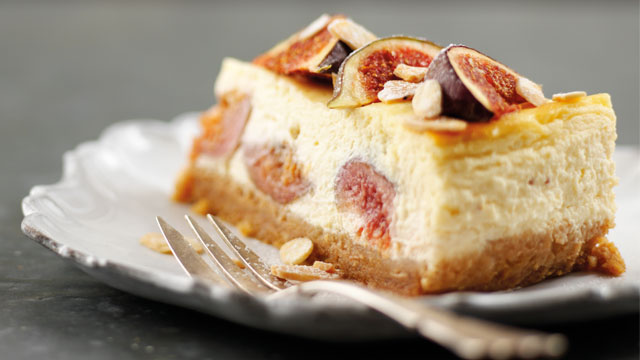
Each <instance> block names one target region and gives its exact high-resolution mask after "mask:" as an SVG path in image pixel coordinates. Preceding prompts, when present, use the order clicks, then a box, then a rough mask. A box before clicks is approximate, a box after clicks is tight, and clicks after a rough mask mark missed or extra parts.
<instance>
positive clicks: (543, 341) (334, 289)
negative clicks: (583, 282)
mask: <svg viewBox="0 0 640 360" xmlns="http://www.w3.org/2000/svg"><path fill="white" fill-rule="evenodd" d="M297 288H298V292H300V293H302V294H315V293H327V292H328V293H334V294H337V295H341V296H345V297H347V298H350V299H352V300H355V301H357V302H359V303H361V304H363V305H366V306H368V307H370V308H372V309H374V310H377V311H379V312H380V313H382V314H384V315H386V316H387V317H389V318H391V319H392V320H395V321H397V322H398V323H399V324H401V325H403V326H405V327H407V328H409V329H413V330H416V331H417V332H418V333H420V334H421V335H422V336H424V337H425V338H428V339H429V340H431V341H434V342H436V343H438V344H440V345H442V346H444V347H446V348H448V349H449V350H451V351H453V352H454V353H455V354H456V355H458V356H460V357H462V358H466V359H477V358H485V357H490V358H496V359H505V358H512V357H523V358H534V357H539V356H551V357H557V356H561V355H562V354H563V353H564V352H565V350H566V347H567V341H566V338H565V337H564V336H563V335H561V334H548V333H543V332H539V331H533V330H523V329H517V328H513V327H509V326H505V325H498V324H496V323H491V322H488V321H485V320H479V319H476V318H471V317H465V316H460V315H457V314H455V313H453V312H451V311H448V310H444V309H440V308H436V307H434V306H430V305H427V304H424V303H419V302H417V301H415V300H410V299H408V298H402V297H399V296H395V295H391V294H386V293H381V292H378V291H373V290H370V289H367V288H365V287H362V286H360V285H356V284H353V283H349V282H344V281H311V282H306V283H302V284H300V285H298V287H297Z"/></svg>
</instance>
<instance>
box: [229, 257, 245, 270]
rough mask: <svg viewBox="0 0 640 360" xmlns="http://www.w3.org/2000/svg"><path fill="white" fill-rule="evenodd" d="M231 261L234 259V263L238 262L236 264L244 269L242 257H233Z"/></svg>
mask: <svg viewBox="0 0 640 360" xmlns="http://www.w3.org/2000/svg"><path fill="white" fill-rule="evenodd" d="M231 261H233V263H234V264H236V266H238V267H239V268H240V269H244V268H245V266H244V263H243V262H242V260H240V259H231Z"/></svg>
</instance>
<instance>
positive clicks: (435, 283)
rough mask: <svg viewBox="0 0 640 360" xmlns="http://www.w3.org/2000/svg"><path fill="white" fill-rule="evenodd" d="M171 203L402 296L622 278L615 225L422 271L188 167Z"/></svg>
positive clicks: (499, 243)
mask: <svg viewBox="0 0 640 360" xmlns="http://www.w3.org/2000/svg"><path fill="white" fill-rule="evenodd" d="M174 199H175V200H177V201H180V202H186V203H192V202H196V201H197V202H198V209H196V210H197V211H198V212H200V213H203V214H204V213H211V214H213V215H216V216H218V217H220V218H222V219H224V220H225V221H227V222H229V223H231V224H235V225H239V226H241V227H244V228H245V232H246V233H248V234H247V235H249V236H251V237H254V238H256V239H259V240H261V241H263V242H266V243H269V244H272V245H275V246H277V247H279V246H280V245H282V244H283V243H284V242H286V241H288V240H290V239H292V238H295V237H301V236H304V237H307V238H309V239H311V240H312V241H313V242H314V244H315V248H316V250H315V256H316V257H317V258H318V259H321V260H323V261H326V262H330V263H333V264H335V265H336V266H337V267H338V268H339V269H340V270H341V273H342V274H343V275H344V277H345V278H348V279H352V280H356V281H359V282H361V283H364V284H367V285H368V286H371V287H374V288H379V289H385V290H391V291H394V292H396V293H400V294H404V295H419V294H425V293H440V292H446V291H454V290H479V291H492V290H503V289H511V288H514V287H518V286H526V285H530V284H534V283H537V282H540V281H542V280H544V279H546V278H549V277H555V276H559V275H563V274H566V273H569V272H572V271H578V270H595V271H599V272H602V273H606V274H610V275H619V274H621V273H622V272H624V269H625V265H624V262H623V260H622V258H621V256H620V253H619V252H618V250H617V249H616V248H615V246H614V245H613V244H612V243H610V242H609V241H608V240H607V239H606V238H605V237H604V236H605V235H606V233H607V232H608V230H609V229H610V228H611V227H613V221H612V220H607V221H604V222H599V223H593V224H583V225H582V226H579V227H575V226H568V225H566V224H561V225H559V226H557V227H556V228H553V229H550V230H549V231H548V232H545V233H540V234H533V233H523V234H521V235H519V236H516V237H508V238H502V239H497V240H494V241H491V242H489V243H488V246H486V247H485V248H484V250H483V252H482V253H480V254H478V253H473V254H470V255H467V256H461V257H459V258H455V259H450V260H447V261H443V262H441V263H438V264H423V263H418V262H415V261H410V260H406V261H400V260H394V259H391V258H389V257H388V256H385V254H384V253H380V252H379V251H377V250H375V249H372V248H369V247H366V246H362V245H360V244H355V243H354V242H353V241H351V239H350V237H349V236H348V235H347V234H335V233H328V232H326V231H324V230H323V229H322V228H321V227H318V226H314V225H311V224H309V223H307V222H305V221H304V220H303V219H300V218H299V217H297V216H294V215H292V214H291V213H289V212H288V211H287V210H286V209H285V207H284V206H282V205H281V204H278V203H277V202H275V201H273V200H272V199H271V198H269V197H268V196H265V195H264V194H262V193H259V192H256V191H254V190H252V189H249V188H247V187H246V186H243V185H241V184H238V183H236V182H234V181H233V180H232V179H231V178H228V177H224V176H221V175H218V174H216V173H215V172H213V171H209V170H205V169H201V168H196V167H190V168H188V169H187V170H186V171H185V172H184V173H183V174H182V176H181V179H180V180H179V181H178V183H177V185H176V193H175V195H174Z"/></svg>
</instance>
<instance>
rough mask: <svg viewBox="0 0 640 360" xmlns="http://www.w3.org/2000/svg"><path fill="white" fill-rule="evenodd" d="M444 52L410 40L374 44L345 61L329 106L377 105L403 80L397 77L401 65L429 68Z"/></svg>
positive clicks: (400, 39) (419, 40)
mask: <svg viewBox="0 0 640 360" xmlns="http://www.w3.org/2000/svg"><path fill="white" fill-rule="evenodd" d="M440 49H441V47H440V46H438V45H436V44H434V43H432V42H430V41H428V40H424V39H418V38H412V37H408V36H393V37H388V38H384V39H379V40H376V41H373V42H371V43H369V44H368V45H366V46H364V47H362V48H360V49H359V50H357V51H354V52H353V53H352V54H351V55H349V56H348V57H347V59H345V60H344V62H343V63H342V65H341V66H340V71H339V72H338V76H337V79H336V83H335V87H334V90H333V94H334V95H333V98H332V99H331V100H330V101H329V103H328V104H327V105H328V106H329V107H330V108H332V109H338V108H355V107H359V106H363V105H367V104H371V103H373V102H377V101H379V100H378V93H379V92H380V91H381V90H383V89H384V84H385V83H386V82H387V81H390V80H399V79H400V78H399V77H397V76H396V75H394V70H395V69H396V67H397V66H398V65H399V64H405V65H409V66H414V67H425V68H426V67H427V66H429V64H431V61H432V60H433V58H434V57H436V55H437V54H438V52H439V51H440Z"/></svg>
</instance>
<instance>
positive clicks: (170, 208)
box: [22, 114, 640, 339]
mask: <svg viewBox="0 0 640 360" xmlns="http://www.w3.org/2000/svg"><path fill="white" fill-rule="evenodd" d="M196 132H197V116H196V114H185V115H183V116H181V117H179V118H178V119H176V120H174V121H173V122H171V123H163V122H159V121H152V120H146V121H129V122H123V123H119V124H116V125H113V126H111V127H110V128H108V129H107V130H106V131H105V132H104V133H103V135H102V136H101V137H100V139H99V140H97V141H91V142H87V143H83V144H81V145H79V146H78V147H77V148H76V149H75V150H73V151H70V152H68V153H67V154H66V155H65V157H64V175H63V177H62V180H60V181H59V182H58V183H56V184H53V185H46V186H36V187H34V188H33V189H32V190H31V193H30V195H29V196H27V197H26V198H25V199H24V201H23V204H22V207H23V212H24V215H25V218H24V221H23V223H22V229H23V231H24V232H25V233H26V234H27V235H28V236H29V237H31V238H32V239H34V240H36V241H37V242H39V243H41V244H43V245H44V246H46V247H47V248H49V249H51V250H53V251H54V252H56V253H57V254H59V255H60V256H62V257H65V258H68V259H70V260H72V261H73V262H75V263H76V264H77V265H78V266H79V267H80V268H82V269H83V270H85V271H86V272H88V273H89V274H91V275H93V276H95V277H96V278H98V279H100V280H102V281H104V282H105V283H107V284H109V285H111V286H113V287H116V288H119V289H122V290H124V291H128V292H130V293H133V294H137V295H140V296H144V297H147V298H151V299H155V300H159V301H163V302H167V303H172V304H177V305H182V306H185V307H189V308H193V309H197V310H200V311H203V312H206V313H209V314H213V315H216V316H219V317H222V318H225V319H228V320H231V321H235V322H238V323H242V324H246V325H249V326H254V327H258V328H263V329H269V330H274V331H279V332H284V333H290V334H296V335H301V336H309V337H315V338H340V339H355V338H374V337H387V336H398V335H402V334H406V332H404V330H403V329H402V328H400V327H399V326H397V325H395V324H394V323H393V322H391V321H389V320H388V319H386V318H384V317H383V316H381V315H379V314H377V313H375V312H373V311H371V310H368V309H366V308H364V307H362V306H360V305H358V304H354V303H353V302H351V301H348V300H346V299H341V298H337V297H330V296H319V297H315V298H304V297H292V298H287V299H278V300H266V299H255V298H250V297H247V296H245V295H243V294H240V293H237V292H235V291H232V290H230V289H228V288H226V287H224V286H209V285H207V284H204V283H201V282H198V281H194V280H192V279H191V278H189V277H188V276H187V275H185V274H184V273H183V271H182V269H181V268H180V267H179V266H178V264H177V263H176V261H175V260H174V259H173V257H171V256H167V255H162V254H158V253H155V252H153V251H151V250H149V249H147V248H145V247H143V246H141V245H140V244H139V242H138V239H139V238H140V236H141V235H143V234H145V233H147V232H151V231H156V232H157V231H158V229H157V227H156V224H155V220H154V218H155V216H156V215H162V216H163V217H165V219H167V220H168V221H169V222H170V223H172V224H173V225H174V226H176V227H177V228H178V229H179V230H181V231H184V232H185V233H188V229H187V227H186V226H185V225H186V224H185V222H184V220H183V218H182V216H183V214H185V213H186V212H188V208H187V207H186V206H183V205H178V204H175V203H173V202H171V201H170V200H169V197H170V194H171V191H172V189H173V183H174V180H175V178H176V175H177V174H178V172H179V170H180V169H181V167H182V166H184V164H185V161H186V158H187V156H186V154H187V152H188V148H189V146H190V142H191V139H192V137H193V136H194V135H195V134H196ZM616 161H617V162H618V169H619V171H618V174H619V176H620V177H621V181H620V186H618V187H617V199H618V205H619V210H618V215H617V219H616V222H617V226H616V228H615V229H613V231H612V232H611V233H610V238H611V239H612V240H613V241H614V242H615V243H616V244H617V245H618V248H619V249H620V251H621V252H622V256H623V257H624V259H625V260H626V263H627V272H626V273H625V274H624V275H623V276H621V277H617V278H609V277H605V276H600V275H597V274H585V273H578V274H572V275H569V276H565V277H561V278H558V279H552V280H548V281H545V282H543V283H540V284H538V285H534V286H530V287H527V288H523V289H519V290H513V291H504V292H494V293H475V292H464V293H450V294H444V295H434V296H424V297H423V298H422V300H423V301H425V302H430V303H434V304H437V305H440V306H444V307H447V308H450V309H453V310H455V311H459V312H462V313H467V314H473V315H477V316H481V317H485V318H490V319H497V320H502V321H508V322H512V323H521V324H523V323H524V324H532V323H536V324H539V323H549V322H560V321H568V320H575V319H589V318H596V317H604V316H610V315H613V314H622V313H629V312H634V311H638V301H639V298H640V296H639V294H640V258H639V256H640V242H638V241H637V240H638V239H637V230H638V226H637V221H638V219H640V196H639V195H638V188H639V187H638V185H640V162H639V157H638V152H637V149H634V148H626V149H624V148H619V149H618V150H617V152H616ZM200 219H202V218H200ZM249 244H250V245H252V247H254V249H256V250H257V251H259V252H260V253H262V254H263V255H264V256H269V257H270V258H271V259H276V258H277V257H276V256H275V254H274V251H275V249H273V248H271V247H269V246H267V245H264V244H262V243H259V242H257V241H255V240H254V241H251V240H249ZM274 261H275V260H274Z"/></svg>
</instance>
